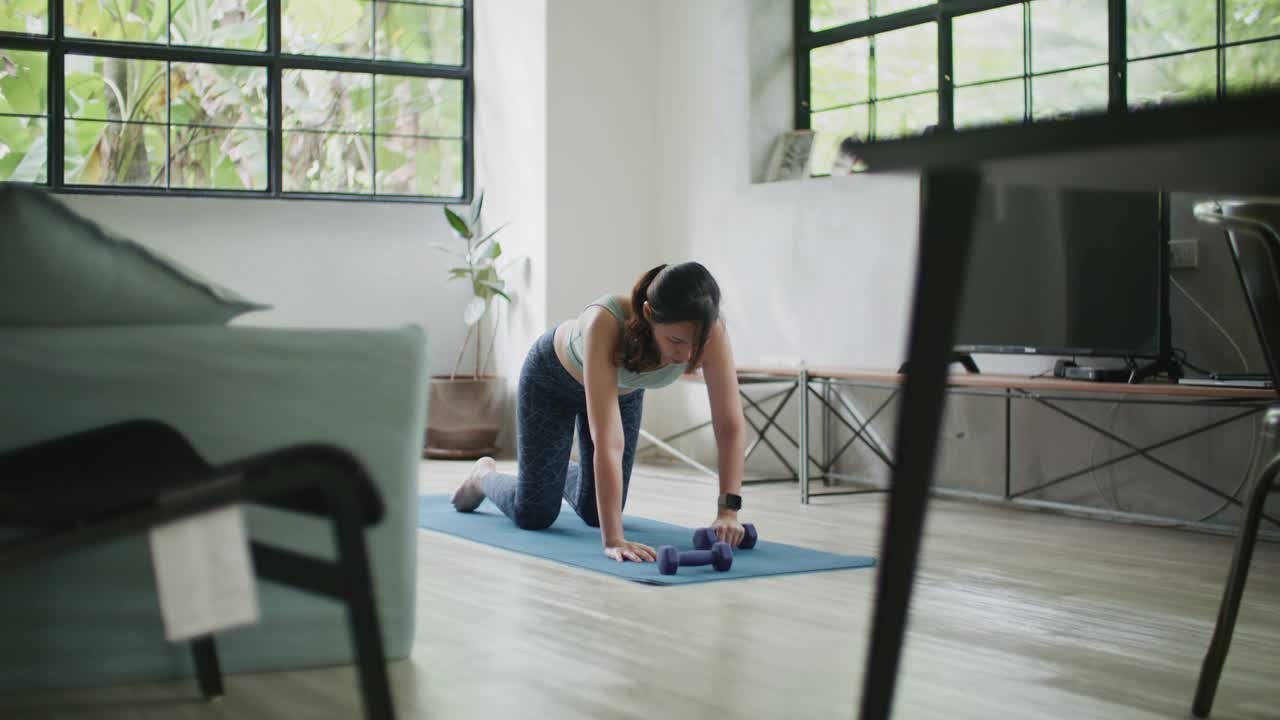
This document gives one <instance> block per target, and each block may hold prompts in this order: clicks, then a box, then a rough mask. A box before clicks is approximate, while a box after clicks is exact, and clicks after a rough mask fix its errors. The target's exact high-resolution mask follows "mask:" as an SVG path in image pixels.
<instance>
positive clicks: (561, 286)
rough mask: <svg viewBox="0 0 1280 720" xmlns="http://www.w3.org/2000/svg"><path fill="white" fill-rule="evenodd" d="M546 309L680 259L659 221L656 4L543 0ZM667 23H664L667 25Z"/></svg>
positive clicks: (573, 309)
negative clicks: (545, 13)
mask: <svg viewBox="0 0 1280 720" xmlns="http://www.w3.org/2000/svg"><path fill="white" fill-rule="evenodd" d="M547 10H548V20H547V97H546V110H547V237H548V243H547V257H546V266H547V311H548V322H550V323H552V324H554V323H557V322H560V321H561V320H564V319H566V318H570V317H575V316H577V315H578V314H579V313H580V312H582V309H583V307H585V306H586V305H587V304H588V303H590V302H591V301H592V300H594V299H596V298H597V297H599V296H600V295H603V294H605V293H627V292H628V291H629V290H630V289H631V286H632V285H633V284H634V283H635V281H636V278H638V277H639V276H640V274H641V273H643V272H644V271H645V270H648V269H649V268H651V267H653V266H654V265H657V264H659V263H662V262H671V261H678V260H680V259H681V258H674V257H671V255H670V252H669V251H670V249H671V248H673V247H675V246H674V245H673V244H671V243H670V242H669V241H668V239H667V238H663V237H661V236H660V235H659V234H658V231H657V227H658V225H657V220H656V218H657V216H658V215H660V214H662V213H665V212H666V211H667V209H666V208H664V207H662V206H661V205H660V204H659V202H658V200H659V199H658V198H657V196H656V195H655V193H654V184H655V180H656V177H655V155H656V154H657V152H658V151H659V149H660V148H659V147H658V145H657V136H656V134H655V124H654V120H655V117H656V115H657V112H658V108H657V107H656V104H657V96H656V92H657V88H656V86H655V82H656V81H657V78H656V77H655V75H654V72H653V64H654V57H653V53H654V38H655V36H656V35H658V34H659V28H660V26H659V25H658V24H657V20H658V17H657V5H656V4H654V3H647V2H639V3H638V2H633V1H630V0H551V1H550V2H549V3H548V6H547ZM661 31H662V32H666V28H662V29H661Z"/></svg>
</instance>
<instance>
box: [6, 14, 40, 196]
mask: <svg viewBox="0 0 1280 720" xmlns="http://www.w3.org/2000/svg"><path fill="white" fill-rule="evenodd" d="M48 15H49V0H4V2H2V3H0V32H18V33H30V34H32V35H47V34H48V33H49V25H48ZM0 179H3V176H0Z"/></svg>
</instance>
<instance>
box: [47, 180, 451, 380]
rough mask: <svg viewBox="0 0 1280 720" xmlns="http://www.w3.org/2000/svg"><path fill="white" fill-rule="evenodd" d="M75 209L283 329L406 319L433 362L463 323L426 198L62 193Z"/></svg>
mask: <svg viewBox="0 0 1280 720" xmlns="http://www.w3.org/2000/svg"><path fill="white" fill-rule="evenodd" d="M62 199H63V200H64V201H65V202H66V203H67V204H68V205H69V206H70V207H71V208H72V209H74V210H75V211H77V212H79V213H81V214H83V215H85V216H87V217H89V218H92V219H93V220H95V221H97V222H99V223H101V224H102V225H104V226H105V227H107V228H108V229H111V230H113V231H115V232H117V233H119V234H121V235H123V236H125V237H129V238H132V239H134V240H137V241H138V242H141V243H144V244H146V245H148V246H151V247H154V248H156V249H158V250H159V251H161V252H162V253H165V254H167V255H169V256H170V257H172V258H174V259H175V260H177V261H179V262H180V263H182V264H184V265H187V266H188V267H190V268H192V269H193V270H196V271H197V272H200V273H201V274H203V275H205V276H207V277H209V278H210V279H212V280H214V281H216V282H218V283H220V284H222V285H225V286H227V287H229V288H231V289H233V290H236V291H237V292H239V293H241V294H242V295H245V296H247V297H249V298H251V299H253V300H256V301H259V302H264V303H268V304H270V305H272V306H273V307H272V309H271V310H268V311H265V312H258V313H250V314H248V315H244V316H242V317H241V318H239V319H237V320H236V321H234V322H235V323H236V324H246V325H281V326H290V327H375V326H386V325H403V324H407V323H414V324H417V325H420V326H422V327H424V328H425V329H426V330H427V331H428V350H429V352H430V358H431V365H432V368H433V370H434V371H436V372H442V371H447V369H448V367H449V366H450V365H451V364H452V362H453V358H452V357H451V353H450V352H449V351H448V350H447V348H454V347H457V345H458V343H459V342H460V341H461V339H462V331H463V330H464V329H465V328H464V327H463V325H462V321H461V319H460V318H461V308H462V306H463V303H464V302H465V300H466V293H467V288H466V286H465V285H464V284H462V283H453V284H446V283H445V282H444V279H445V278H446V277H447V273H446V265H445V264H444V256H443V255H442V254H440V253H439V252H436V251H433V250H431V249H430V248H429V247H428V242H429V241H432V240H448V239H450V238H451V237H452V235H451V233H450V232H449V230H448V226H447V225H446V224H445V222H444V219H443V217H442V216H441V211H440V207H439V206H437V205H420V204H402V203H366V202H314V201H296V200H246V199H222V198H218V199H212V198H149V197H125V196H115V197H113V196H86V195H64V196H62Z"/></svg>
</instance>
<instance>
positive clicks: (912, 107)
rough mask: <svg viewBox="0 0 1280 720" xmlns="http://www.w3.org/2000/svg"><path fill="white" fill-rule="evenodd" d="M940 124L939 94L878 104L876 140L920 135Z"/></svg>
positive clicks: (928, 94)
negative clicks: (931, 126) (930, 127)
mask: <svg viewBox="0 0 1280 720" xmlns="http://www.w3.org/2000/svg"><path fill="white" fill-rule="evenodd" d="M937 124H938V94H937V93H926V94H924V95H914V96H912V97H908V98H901V99H899V100H889V101H887V102H882V103H877V104H876V138H878V139H881V140H883V139H884V138H894V137H905V136H907V135H919V134H920V133H922V132H924V131H925V128H927V127H929V126H930V125H937Z"/></svg>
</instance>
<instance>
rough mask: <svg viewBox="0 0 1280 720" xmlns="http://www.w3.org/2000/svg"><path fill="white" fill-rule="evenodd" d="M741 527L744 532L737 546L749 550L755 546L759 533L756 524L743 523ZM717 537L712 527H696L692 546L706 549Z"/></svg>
mask: <svg viewBox="0 0 1280 720" xmlns="http://www.w3.org/2000/svg"><path fill="white" fill-rule="evenodd" d="M742 529H743V531H744V534H743V536H742V541H741V542H740V543H738V548H739V549H742V550H750V549H751V548H753V547H755V546H756V541H757V539H758V538H759V534H758V533H757V532H756V526H755V525H752V524H751V523H743V524H742ZM718 539H719V538H718V537H717V536H716V531H715V530H714V529H713V528H709V527H705V528H698V529H697V530H695V531H694V533H693V546H694V547H695V548H697V549H699V550H706V549H708V548H710V547H711V546H712V544H714V543H715V542H716V541H717V540H718Z"/></svg>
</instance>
